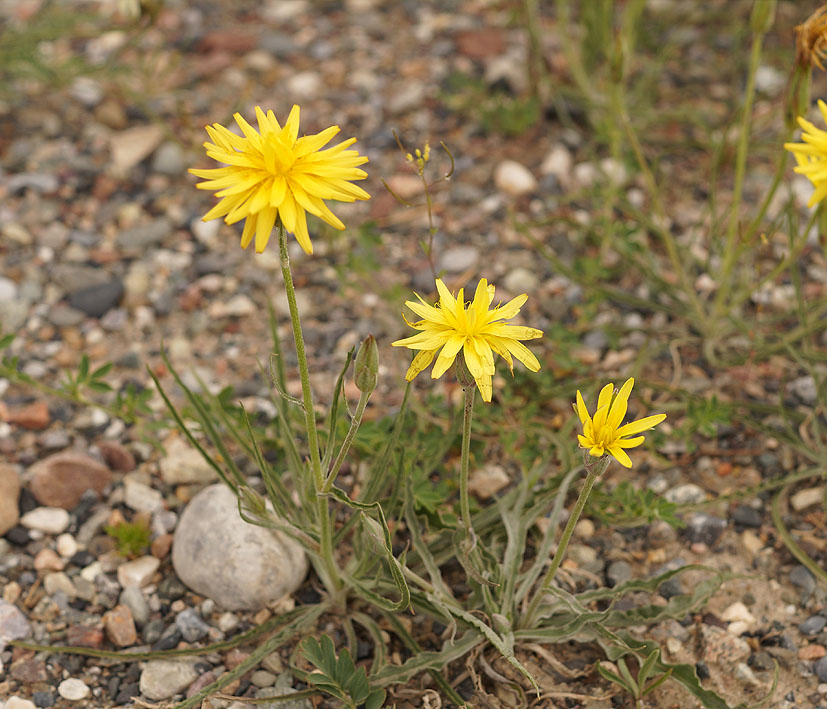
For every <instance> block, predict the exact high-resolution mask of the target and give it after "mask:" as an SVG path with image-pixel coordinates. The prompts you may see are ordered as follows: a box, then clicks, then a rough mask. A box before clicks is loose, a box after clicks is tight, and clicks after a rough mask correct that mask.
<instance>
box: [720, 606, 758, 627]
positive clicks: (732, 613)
mask: <svg viewBox="0 0 827 709" xmlns="http://www.w3.org/2000/svg"><path fill="white" fill-rule="evenodd" d="M721 620H725V621H727V622H728V623H732V622H735V621H741V622H743V623H754V622H755V616H754V615H753V614H752V613H750V612H749V609H748V608H747V607H746V606H745V605H744V604H743V603H741V601H736V602H735V603H733V604H732V605H730V606H728V607H727V608H726V609H725V610H724V612H723V613H721Z"/></svg>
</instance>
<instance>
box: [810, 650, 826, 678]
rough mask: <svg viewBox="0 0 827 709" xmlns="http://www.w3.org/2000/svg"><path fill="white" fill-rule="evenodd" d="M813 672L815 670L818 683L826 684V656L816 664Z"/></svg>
mask: <svg viewBox="0 0 827 709" xmlns="http://www.w3.org/2000/svg"><path fill="white" fill-rule="evenodd" d="M813 670H815V673H816V675H817V676H818V679H819V681H820V682H827V655H825V656H824V657H822V658H821V659H820V660H819V661H818V662H816V664H815V667H813Z"/></svg>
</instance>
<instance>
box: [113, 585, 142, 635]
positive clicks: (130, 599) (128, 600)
mask: <svg viewBox="0 0 827 709" xmlns="http://www.w3.org/2000/svg"><path fill="white" fill-rule="evenodd" d="M119 602H120V603H122V604H123V605H125V606H126V607H127V608H129V610H130V612H131V613H132V618H133V619H134V621H135V625H137V626H138V627H139V628H142V627H143V626H144V625H145V624H146V622H147V621H148V620H149V603H147V600H146V598H145V597H144V594H143V592H142V591H141V589H140V588H138V587H137V586H126V587H124V589H123V591H121V595H120V598H119Z"/></svg>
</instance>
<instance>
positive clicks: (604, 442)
mask: <svg viewBox="0 0 827 709" xmlns="http://www.w3.org/2000/svg"><path fill="white" fill-rule="evenodd" d="M634 385H635V380H634V379H627V380H626V382H625V383H624V384H623V386H622V387H620V391H619V392H617V395H616V396H615V395H614V393H615V388H614V386H615V385H614V384H607V385H606V386H604V387H603V389H601V390H600V396H599V397H598V399H597V411H595V412H594V418H592V417H591V416H589V410H588V409H587V408H586V404H585V403H584V402H583V396H582V395H581V394H580V391H579V390H578V392H577V403H576V404H575V407H574V408H575V411H576V412H577V416H578V417H579V418H580V422H581V423H582V424H583V435H582V436H581V435H578V436H577V440H578V441H580V447H581V448H587V449H588V450H589V455H591V456H592V457H594V458H600V457H602V456H604V455H605V454H606V453H607V452H608V453H611V455H612V456H614V458H615V460H617V462H618V463H620V464H621V465H623V466H625V467H627V468H631V467H632V460H631V459H630V458H629V456H628V455H626V451H625V450H623V449H624V448H634V447H636V446H639V445H640V444H641V443H643V436H637V437H636V438H626V436H634V435H635V434H636V433H642V432H643V431H648V430H650V429H652V428H654V427H655V426H657V425H658V424H659V423H660V422H661V421H663V419H665V418H666V414H655V415H654V416H646V417H645V418H642V419H640V420H639V421H632V422H631V423H627V424H626V425H625V426H621V425H620V424H622V423H623V417H624V416H625V415H626V405H627V403H628V401H629V394H630V393H631V391H632V387H633V386H634Z"/></svg>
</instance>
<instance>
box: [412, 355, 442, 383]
mask: <svg viewBox="0 0 827 709" xmlns="http://www.w3.org/2000/svg"><path fill="white" fill-rule="evenodd" d="M436 353H437V350H423V351H422V352H417V353H416V355H415V356H414V358H413V361H412V362H411V366H410V367H408V371H407V373H406V374H405V380H406V381H411V380H412V379H413V378H414V377H415V376H416V375H417V374H419V373H420V372H421V371H422V370H423V369H425V368H427V366H428V365H429V364H430V363H431V362H432V361H433V359H434V355H435V354H436Z"/></svg>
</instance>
